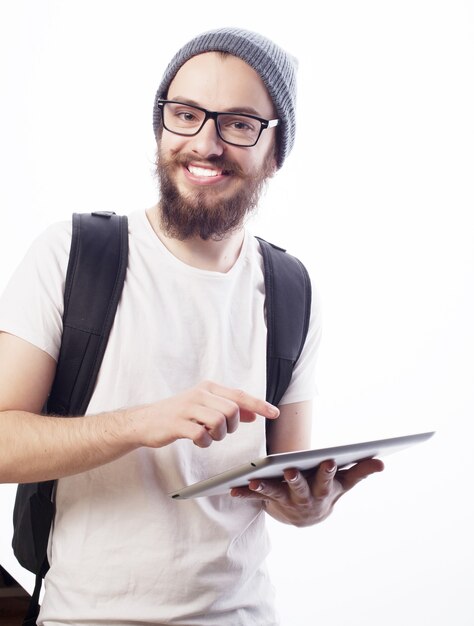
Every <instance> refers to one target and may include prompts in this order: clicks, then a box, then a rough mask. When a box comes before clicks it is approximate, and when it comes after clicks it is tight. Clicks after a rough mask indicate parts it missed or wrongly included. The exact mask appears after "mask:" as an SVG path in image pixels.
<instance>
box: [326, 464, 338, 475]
mask: <svg viewBox="0 0 474 626" xmlns="http://www.w3.org/2000/svg"><path fill="white" fill-rule="evenodd" d="M336 470H337V465H336V464H335V463H332V464H331V465H329V466H328V467H327V468H326V473H327V474H333V473H334V472H335V471H336Z"/></svg>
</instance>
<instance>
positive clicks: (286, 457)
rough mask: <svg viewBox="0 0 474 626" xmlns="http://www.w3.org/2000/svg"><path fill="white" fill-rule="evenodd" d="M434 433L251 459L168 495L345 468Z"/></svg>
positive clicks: (207, 492)
mask: <svg viewBox="0 0 474 626" xmlns="http://www.w3.org/2000/svg"><path fill="white" fill-rule="evenodd" d="M434 433H435V431H430V432H423V433H415V434H410V435H404V436H401V437H390V438H387V439H378V440H375V441H364V442H360V443H352V444H348V445H342V446H334V447H331V448H318V449H313V450H300V451H298V452H283V453H280V454H270V455H267V456H263V457H260V458H258V459H252V460H251V461H248V462H247V463H243V464H242V465H237V466H234V467H231V468H230V469H228V470H227V471H225V472H222V473H220V474H217V475H215V476H211V477H210V478H207V479H205V480H202V481H199V482H197V483H193V484H192V485H188V486H184V487H181V488H180V489H177V490H176V491H173V492H171V493H169V494H168V495H169V496H170V497H171V498H173V499H175V500H185V499H188V498H200V497H204V496H214V495H222V494H225V493H228V492H229V491H230V489H231V488H232V487H242V486H246V485H247V484H248V483H249V481H250V480H252V479H258V478H261V479H264V478H276V477H278V476H282V475H283V470H284V469H290V468H295V469H299V470H301V471H305V470H311V469H314V468H315V467H317V466H318V465H319V464H320V463H322V461H327V460H329V459H333V460H334V461H335V462H336V463H337V465H338V467H339V468H344V467H347V466H349V465H352V464H354V463H356V462H358V461H361V460H363V459H367V458H374V457H379V456H386V455H387V454H392V453H394V452H398V451H399V450H403V449H405V448H407V447H409V446H412V445H414V444H416V443H421V442H422V441H426V440H428V439H429V438H430V437H432V436H433V435H434Z"/></svg>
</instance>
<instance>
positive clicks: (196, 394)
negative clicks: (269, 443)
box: [125, 381, 279, 448]
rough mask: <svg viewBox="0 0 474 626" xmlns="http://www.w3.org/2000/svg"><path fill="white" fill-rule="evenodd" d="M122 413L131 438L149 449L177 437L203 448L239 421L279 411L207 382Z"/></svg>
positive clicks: (234, 391)
mask: <svg viewBox="0 0 474 626" xmlns="http://www.w3.org/2000/svg"><path fill="white" fill-rule="evenodd" d="M125 412H126V414H127V419H128V420H129V421H130V424H129V426H130V427H131V430H130V435H131V437H132V440H135V442H136V443H138V445H142V446H149V447H153V448H159V447H162V446H166V445H168V444H170V443H172V442H173V441H176V440H177V439H191V440H192V441H193V442H194V443H195V444H196V445H197V446H199V447H200V448H207V447H208V446H210V445H211V443H212V442H213V441H220V440H222V439H224V437H225V436H226V435H229V434H231V433H233V432H235V431H236V430H237V428H238V426H239V423H240V422H253V421H254V420H255V419H256V417H257V415H262V416H263V417H265V418H267V419H275V418H277V417H278V415H279V410H278V409H277V408H276V407H274V406H273V405H271V404H269V403H268V402H265V401H264V400H261V399H259V398H256V397H254V396H251V395H250V394H248V393H246V392H245V391H242V390H240V389H234V388H231V387H224V386H222V385H219V384H217V383H214V382H211V381H204V382H202V383H200V384H199V385H197V386H196V387H193V388H192V389H188V390H186V391H184V392H183V393H180V394H179V395H177V396H173V397H171V398H167V399H165V400H161V401H160V402H157V403H155V404H150V405H147V406H143V407H138V408H134V409H130V410H126V411H125ZM140 433H141V434H140ZM137 439H138V441H137Z"/></svg>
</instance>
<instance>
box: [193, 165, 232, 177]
mask: <svg viewBox="0 0 474 626" xmlns="http://www.w3.org/2000/svg"><path fill="white" fill-rule="evenodd" d="M186 169H187V170H188V172H189V173H190V174H192V175H193V176H197V177H199V178H216V177H217V176H229V175H230V171H229V170H224V169H214V168H209V167H199V166H198V165H191V164H190V165H188V166H187V167H186Z"/></svg>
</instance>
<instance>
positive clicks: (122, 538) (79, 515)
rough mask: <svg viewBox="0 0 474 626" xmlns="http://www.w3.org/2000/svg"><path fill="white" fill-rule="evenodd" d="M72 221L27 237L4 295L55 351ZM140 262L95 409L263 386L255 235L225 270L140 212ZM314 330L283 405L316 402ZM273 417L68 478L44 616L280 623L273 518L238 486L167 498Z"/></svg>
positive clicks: (133, 259) (132, 266) (253, 449)
mask: <svg viewBox="0 0 474 626" xmlns="http://www.w3.org/2000/svg"><path fill="white" fill-rule="evenodd" d="M70 239H71V224H70V223H69V222H68V223H60V224H56V225H54V226H52V227H50V228H49V229H48V230H47V231H46V232H45V233H44V234H43V235H42V236H40V237H39V238H38V239H37V240H36V241H35V242H34V244H33V245H32V247H31V248H30V251H29V252H28V254H27V256H26V257H25V259H24V261H23V262H22V264H21V265H20V267H19V268H18V269H17V271H16V273H15V274H14V276H13V277H12V279H11V281H10V283H9V284H8V286H7V288H6V290H5V292H4V294H3V296H2V298H1V299H0V329H1V330H4V331H6V332H9V333H11V334H14V335H17V336H19V337H21V338H23V339H25V340H27V341H29V342H31V343H32V344H34V345H35V346H37V347H39V348H41V349H42V350H45V351H46V352H48V353H49V354H50V355H51V356H52V357H53V358H55V359H57V356H58V352H59V346H60V342H61V332H62V322H61V318H62V312H63V289H64V281H65V275H66V268H67V262H68V255H69V247H70ZM129 246H130V251H129V265H128V270H127V275H126V280H125V285H124V290H123V294H122V298H121V301H120V303H119V306H118V310H117V314H116V317H115V320H114V325H113V328H112V332H111V335H110V339H109V342H108V346H107V350H106V353H105V356H104V359H103V363H102V366H101V369H100V372H99V377H98V380H97V385H96V389H95V391H94V394H93V397H92V399H91V402H90V405H89V409H88V413H90V414H94V413H98V412H101V411H106V410H112V409H117V408H120V407H126V406H134V405H137V404H143V403H148V402H154V401H157V400H160V399H162V398H165V397H169V396H171V395H174V394H176V393H178V392H180V391H182V390H184V389H187V388H189V387H191V386H193V385H195V384H196V383H197V382H199V381H201V380H203V379H210V380H214V381H216V382H219V383H221V384H223V385H228V386H232V387H240V388H242V389H245V390H246V391H248V392H249V393H251V394H253V395H256V396H259V397H265V386H266V380H265V372H266V324H265V316H264V297H265V294H264V277H263V262H262V258H261V254H260V249H259V245H258V242H257V241H256V239H255V238H254V237H252V236H250V235H249V234H248V233H247V234H246V236H245V240H244V244H243V247H242V250H241V253H240V256H239V258H238V260H237V261H236V263H235V265H234V266H233V267H232V269H231V270H230V271H229V272H227V273H225V274H223V273H219V272H211V271H206V270H200V269H197V268H195V267H191V266H189V265H186V264H185V263H183V262H181V261H180V260H178V259H177V258H175V257H174V256H173V255H172V254H171V253H170V252H169V251H168V250H167V249H166V248H165V247H164V246H163V244H162V243H161V242H160V240H159V239H158V237H156V235H155V233H154V231H153V229H152V228H151V226H150V224H149V222H148V220H147V217H146V214H145V212H144V211H137V212H134V213H132V214H131V215H130V216H129ZM313 302H314V305H313V313H312V318H311V323H310V329H309V333H308V339H307V341H306V344H305V348H304V350H303V353H302V355H301V357H300V359H299V361H298V364H297V366H296V368H295V371H294V375H293V379H292V382H291V385H290V387H289V388H288V391H287V392H286V394H285V396H284V398H283V399H282V402H281V404H286V403H290V402H299V401H305V400H310V399H311V398H312V397H313V395H314V393H315V382H314V366H315V360H316V352H317V346H318V343H319V336H320V323H319V321H320V320H319V313H318V307H317V301H316V298H314V297H313ZM264 431H265V423H264V419H263V418H259V419H257V421H256V422H254V423H251V424H241V425H240V427H239V428H238V430H237V431H236V432H235V433H233V434H232V435H229V436H227V437H226V438H225V439H224V440H223V441H220V442H214V443H213V444H212V445H211V446H210V447H209V448H206V449H202V448H198V447H197V446H195V445H194V444H193V443H192V442H191V441H189V440H179V441H176V442H175V443H173V444H171V445H168V446H166V447H164V448H160V449H157V450H154V449H148V448H141V449H138V450H136V451H134V452H131V453H129V454H127V455H126V456H124V457H122V458H120V459H118V460H117V461H114V462H112V463H109V464H107V465H104V466H102V467H99V468H97V469H94V470H91V471H88V472H84V473H82V474H78V475H76V476H71V477H68V478H62V479H60V480H59V481H58V485H57V492H56V507H57V512H56V518H55V522H54V528H53V532H52V535H51V541H50V564H51V568H50V570H49V572H48V574H47V576H46V579H45V595H44V600H43V604H42V607H41V613H40V619H39V622H38V623H39V624H42V625H44V626H57V625H58V624H74V625H76V626H77V625H82V624H84V625H86V624H87V625H89V626H91V625H94V626H95V625H97V626H98V625H99V624H101V625H105V624H106V625H107V626H119V625H121V626H124V625H138V624H140V625H143V624H154V625H156V624H179V625H186V626H192V625H199V626H211V625H212V626H223V625H224V624H225V625H226V626H227V625H229V626H253V625H255V626H271V625H274V624H277V623H278V620H277V618H276V615H275V611H274V606H273V605H274V598H273V589H272V586H271V583H270V581H269V577H268V575H267V571H266V567H265V558H266V555H267V553H268V550H269V542H268V537H267V534H266V530H265V513H264V512H263V510H262V508H261V506H260V505H259V504H258V503H256V502H255V503H253V502H249V501H242V500H240V499H234V498H231V497H230V496H229V495H225V496H213V497H210V498H197V499H192V500H185V501H176V500H172V499H170V498H169V496H167V493H169V492H170V491H173V490H175V489H177V488H179V487H181V486H182V485H184V484H189V483H191V482H195V481H197V480H202V479H204V478H207V477H208V476H209V475H211V474H213V473H216V472H219V471H223V470H225V469H227V468H229V467H230V466H232V465H235V464H237V463H242V462H244V461H245V460H248V459H250V458H252V457H256V456H260V455H262V454H264V453H265V435H264Z"/></svg>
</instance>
